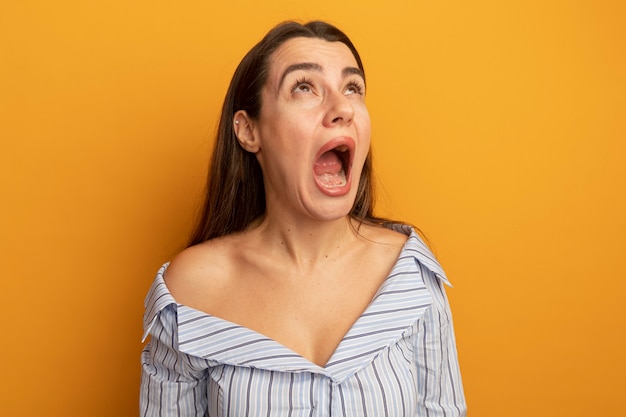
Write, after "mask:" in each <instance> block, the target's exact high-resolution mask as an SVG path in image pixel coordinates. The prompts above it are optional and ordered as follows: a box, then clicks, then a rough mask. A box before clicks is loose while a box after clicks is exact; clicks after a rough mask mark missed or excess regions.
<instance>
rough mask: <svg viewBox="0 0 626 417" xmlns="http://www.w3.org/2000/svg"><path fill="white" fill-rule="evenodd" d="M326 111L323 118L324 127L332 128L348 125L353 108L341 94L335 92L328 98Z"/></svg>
mask: <svg viewBox="0 0 626 417" xmlns="http://www.w3.org/2000/svg"><path fill="white" fill-rule="evenodd" d="M328 102H329V103H328V111H327V113H326V117H325V118H324V125H326V126H327V127H332V126H336V125H343V124H349V123H351V122H352V118H353V117H354V106H353V105H352V103H351V102H350V99H349V98H348V97H347V96H346V95H345V94H343V93H341V92H338V91H335V92H332V93H331V94H330V96H328Z"/></svg>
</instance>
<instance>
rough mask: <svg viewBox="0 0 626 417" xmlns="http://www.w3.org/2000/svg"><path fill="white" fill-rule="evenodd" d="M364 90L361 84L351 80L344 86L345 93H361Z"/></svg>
mask: <svg viewBox="0 0 626 417" xmlns="http://www.w3.org/2000/svg"><path fill="white" fill-rule="evenodd" d="M364 92H365V89H364V88H363V86H362V85H361V84H358V83H356V82H352V83H350V84H348V86H347V87H346V94H348V95H349V94H360V95H363V93H364Z"/></svg>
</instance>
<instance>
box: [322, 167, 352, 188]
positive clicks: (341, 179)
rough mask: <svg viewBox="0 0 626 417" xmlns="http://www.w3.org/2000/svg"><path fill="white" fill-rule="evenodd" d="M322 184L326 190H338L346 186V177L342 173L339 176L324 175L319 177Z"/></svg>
mask: <svg viewBox="0 0 626 417" xmlns="http://www.w3.org/2000/svg"><path fill="white" fill-rule="evenodd" d="M318 179H319V182H320V184H322V186H324V187H325V188H336V187H342V186H344V185H346V175H345V173H344V172H343V170H342V171H340V172H339V173H338V174H322V175H319V176H318Z"/></svg>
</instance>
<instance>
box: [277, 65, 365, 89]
mask: <svg viewBox="0 0 626 417" xmlns="http://www.w3.org/2000/svg"><path fill="white" fill-rule="evenodd" d="M300 70H304V71H315V72H322V71H323V70H324V69H323V68H322V66H321V65H320V64H317V63H315V62H300V63H298V64H293V65H289V66H288V67H287V68H286V69H285V71H283V73H282V75H281V76H280V81H279V82H278V89H277V91H280V88H281V86H282V85H283V82H284V81H285V78H286V77H287V75H289V73H292V72H294V71H300ZM350 75H358V76H359V77H361V78H363V80H365V74H363V71H362V70H361V69H360V68H357V67H346V68H344V69H343V70H342V71H341V76H342V77H344V78H346V77H348V76H350Z"/></svg>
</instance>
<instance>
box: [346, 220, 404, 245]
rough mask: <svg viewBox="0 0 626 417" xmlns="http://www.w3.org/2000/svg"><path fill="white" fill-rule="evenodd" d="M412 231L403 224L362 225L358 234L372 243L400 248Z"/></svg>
mask: <svg viewBox="0 0 626 417" xmlns="http://www.w3.org/2000/svg"><path fill="white" fill-rule="evenodd" d="M412 231H413V229H412V228H411V227H410V226H406V225H403V224H400V223H398V224H395V223H394V224H390V225H380V224H370V223H362V224H361V225H360V226H359V229H358V232H359V235H361V236H362V237H363V238H365V239H367V240H369V241H371V242H373V243H378V244H382V245H386V246H391V247H396V248H397V247H402V246H404V244H405V243H406V241H407V239H408V238H409V236H410V235H411V232H412Z"/></svg>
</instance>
